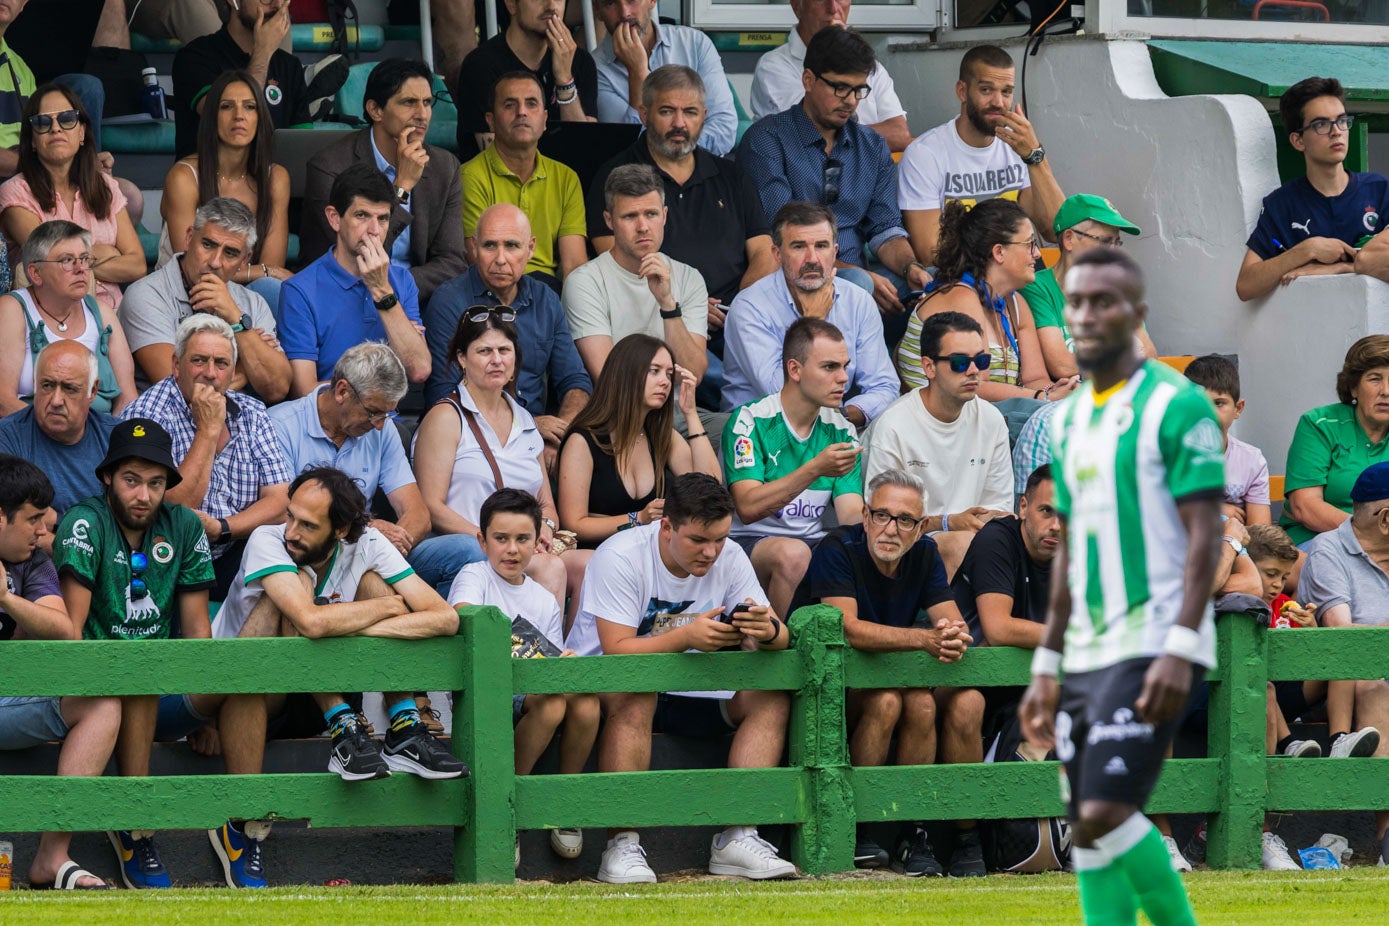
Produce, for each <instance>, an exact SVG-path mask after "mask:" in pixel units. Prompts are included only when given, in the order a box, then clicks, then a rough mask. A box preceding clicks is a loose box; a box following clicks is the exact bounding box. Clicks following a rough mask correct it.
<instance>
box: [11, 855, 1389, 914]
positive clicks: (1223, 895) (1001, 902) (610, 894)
mask: <svg viewBox="0 0 1389 926" xmlns="http://www.w3.org/2000/svg"><path fill="white" fill-rule="evenodd" d="M1186 883H1187V886H1188V889H1189V890H1190V892H1191V896H1192V900H1193V902H1194V903H1195V905H1196V913H1197V917H1198V918H1199V919H1200V921H1201V922H1202V923H1205V924H1213V923H1251V924H1259V926H1275V924H1289V926H1312V924H1322V923H1335V924H1337V926H1340V924H1344V923H1372V922H1373V923H1383V922H1385V921H1386V919H1387V918H1389V914H1386V912H1385V911H1386V908H1387V907H1389V903H1386V898H1389V893H1386V892H1389V871H1386V870H1384V869H1376V868H1359V869H1352V870H1348V871H1331V872H1303V873H1296V874H1294V873H1286V874H1278V875H1274V874H1272V873H1269V872H1257V871H1256V872H1197V873H1196V874H1194V875H1188V876H1186ZM897 922H901V923H908V922H910V923H913V924H917V923H952V924H959V923H989V924H997V926H1006V924H1013V923H1039V924H1045V923H1066V924H1075V923H1079V922H1080V914H1079V909H1078V907H1077V905H1076V897H1075V880H1074V878H1072V877H1070V876H1067V875H1060V874H1057V875H1035V876H1027V877H1003V876H994V877H990V878H986V879H984V880H983V881H967V882H960V881H940V880H931V881H907V880H905V879H903V878H896V877H890V876H886V875H864V876H858V877H847V878H835V879H828V880H820V881H811V880H804V881H793V882H781V883H773V884H749V883H747V882H745V881H731V880H727V881H726V880H721V879H700V880H694V881H686V882H677V883H668V884H660V885H633V886H629V887H615V886H611V885H600V884H591V883H575V884H562V885H555V884H537V883H531V884H519V885H506V886H498V885H453V886H446V887H414V886H409V885H404V886H395V887H345V888H321V887H286V888H272V889H271V890H268V891H261V892H254V893H251V892H248V893H245V894H237V893H233V892H232V891H229V890H173V891H162V892H159V893H157V894H145V895H135V894H131V893H129V892H125V891H121V892H109V893H105V894H98V895H92V894H86V895H65V896H58V895H53V894H41V893H34V892H29V891H14V892H11V893H10V894H8V895H3V894H0V924H4V926H11V924H14V926H19V924H23V926H50V924H52V926H94V924H106V923H134V924H139V926H162V924H185V923H186V924H190V926H214V924H215V926H237V924H246V926H279V924H285V926H318V924H331V926H341V924H358V923H399V924H402V926H433V924H452V923H469V924H474V923H488V924H490V923H505V924H518V926H521V924H525V926H547V924H555V926H583V924H590V923H594V924H624V926H625V924H639V926H657V924H664V923H671V924H679V926H693V924H701V926H702V924H715V926H747V924H757V926H761V924H767V923H794V924H797V926H803V924H816V923H823V924H832V926H848V924H856V923H865V924H870V923H871V924H880V923H897Z"/></svg>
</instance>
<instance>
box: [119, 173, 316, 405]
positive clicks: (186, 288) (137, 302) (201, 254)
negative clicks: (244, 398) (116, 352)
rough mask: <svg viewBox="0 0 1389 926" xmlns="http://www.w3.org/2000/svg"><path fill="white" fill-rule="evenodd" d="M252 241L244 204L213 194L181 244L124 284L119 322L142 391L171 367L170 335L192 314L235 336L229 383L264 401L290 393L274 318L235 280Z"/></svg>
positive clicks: (253, 219)
mask: <svg viewBox="0 0 1389 926" xmlns="http://www.w3.org/2000/svg"><path fill="white" fill-rule="evenodd" d="M255 246H256V217H255V216H254V215H253V214H252V213H251V210H250V209H249V208H247V206H246V204H245V203H243V202H241V201H240V200H237V199H233V198H231V197H230V196H218V197H217V198H215V199H210V200H208V201H207V202H205V203H203V204H202V205H201V206H199V207H198V211H197V212H196V213H194V216H193V228H192V231H191V232H190V233H189V236H188V244H187V248H186V249H185V250H184V252H183V253H182V254H175V255H174V258H173V260H171V261H169V262H168V263H166V264H165V265H164V266H163V267H161V268H159V269H158V270H156V271H154V273H151V274H150V275H149V276H147V277H145V278H144V279H141V280H136V281H135V282H134V283H131V284H130V288H129V289H127V290H126V292H125V299H124V300H123V301H122V302H121V311H120V318H121V327H122V328H123V329H124V331H125V338H126V341H127V343H129V344H130V352H131V354H133V355H134V357H135V372H136V377H135V384H136V385H137V386H139V387H140V388H141V389H142V390H143V389H148V388H149V386H150V384H151V383H157V382H159V381H160V380H161V379H163V378H164V377H166V376H168V375H169V374H170V373H172V372H173V369H174V335H175V332H176V330H177V329H178V325H179V322H181V321H183V320H184V319H185V318H187V317H189V316H190V315H192V314H194V313H195V312H206V313H208V314H210V315H216V316H217V317H218V318H220V319H222V321H224V322H226V323H227V324H228V325H231V326H232V331H234V332H235V333H236V347H237V360H236V374H235V375H234V376H233V377H232V383H231V385H232V388H233V389H238V390H241V391H243V392H250V393H252V394H254V395H255V396H257V397H258V398H260V400H261V401H263V402H265V403H266V404H273V403H275V402H279V401H281V400H282V399H284V397H285V396H287V395H289V384H290V367H289V358H288V357H286V356H285V352H284V351H283V350H282V349H281V348H280V342H279V341H278V340H277V339H276V337H275V333H276V325H275V315H274V313H273V312H271V311H270V306H269V305H268V304H267V303H266V301H265V299H264V298H262V297H261V296H260V294H258V293H255V292H252V291H251V290H249V289H247V288H246V287H245V286H242V285H241V284H240V283H238V282H236V276H237V274H239V273H240V272H241V271H242V270H243V269H244V268H245V267H246V264H247V262H248V261H250V259H251V251H252V249H254V248H255Z"/></svg>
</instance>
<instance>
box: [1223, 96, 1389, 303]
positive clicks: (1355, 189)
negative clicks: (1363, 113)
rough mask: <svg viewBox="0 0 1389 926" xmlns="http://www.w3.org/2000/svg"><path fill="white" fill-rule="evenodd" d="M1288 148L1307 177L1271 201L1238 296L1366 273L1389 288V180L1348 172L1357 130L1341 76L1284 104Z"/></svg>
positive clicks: (1252, 241) (1252, 238) (1243, 268)
mask: <svg viewBox="0 0 1389 926" xmlns="http://www.w3.org/2000/svg"><path fill="white" fill-rule="evenodd" d="M1278 113H1279V115H1280V116H1281V117H1282V120H1283V130H1284V131H1285V132H1287V133H1288V143H1289V144H1290V145H1292V147H1293V150H1295V151H1299V152H1301V154H1302V157H1303V160H1304V161H1305V162H1306V167H1307V171H1306V175H1305V176H1302V177H1297V178H1294V179H1292V180H1289V181H1288V182H1287V183H1285V184H1283V185H1282V186H1280V187H1279V188H1278V189H1276V190H1274V191H1273V192H1272V193H1270V194H1268V195H1267V196H1265V197H1264V203H1263V207H1262V209H1261V210H1260V211H1259V219H1258V221H1257V222H1256V223H1255V225H1254V230H1253V231H1252V232H1250V234H1249V240H1248V241H1247V242H1245V244H1246V246H1247V247H1248V250H1247V251H1246V252H1245V254H1244V263H1242V264H1241V265H1240V268H1239V277H1238V278H1237V279H1236V280H1235V293H1236V295H1238V296H1239V297H1240V298H1241V299H1243V300H1245V301H1248V300H1250V299H1258V298H1260V297H1261V296H1267V295H1268V294H1269V293H1271V292H1273V291H1274V290H1275V289H1277V288H1278V287H1279V286H1286V285H1287V284H1289V283H1291V282H1292V281H1293V280H1295V279H1297V278H1298V277H1303V276H1322V275H1325V274H1337V273H1364V274H1368V275H1370V276H1373V277H1377V278H1379V279H1381V280H1386V281H1389V239H1386V240H1381V238H1383V236H1382V235H1380V234H1379V233H1380V231H1381V230H1382V229H1383V228H1384V219H1385V216H1387V215H1389V179H1386V178H1385V177H1382V176H1380V175H1379V174H1376V173H1371V172H1369V171H1366V172H1364V173H1358V174H1353V173H1351V172H1350V171H1348V170H1346V165H1345V160H1346V154H1347V153H1349V151H1350V145H1351V132H1350V130H1351V126H1353V125H1354V124H1355V117H1354V116H1352V115H1350V114H1349V113H1347V112H1346V94H1345V90H1344V89H1342V87H1341V82H1340V81H1339V80H1337V79H1336V78H1334V77H1308V78H1306V79H1305V80H1300V81H1298V82H1297V83H1295V84H1293V85H1292V86H1291V87H1289V88H1288V89H1287V90H1286V91H1284V93H1283V95H1282V96H1281V97H1280V98H1279V100H1278Z"/></svg>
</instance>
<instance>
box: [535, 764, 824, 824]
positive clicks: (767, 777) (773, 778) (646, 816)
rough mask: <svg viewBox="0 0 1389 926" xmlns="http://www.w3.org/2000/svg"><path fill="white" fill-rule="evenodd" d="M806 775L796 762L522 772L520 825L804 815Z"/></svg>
mask: <svg viewBox="0 0 1389 926" xmlns="http://www.w3.org/2000/svg"><path fill="white" fill-rule="evenodd" d="M804 779H805V773H804V772H803V771H801V770H800V769H795V768H758V769H724V768H715V769H694V770H682V771H659V772H595V773H592V774H588V775H522V776H519V777H517V779H516V828H517V829H523V830H538V829H552V828H554V827H558V826H587V827H608V826H616V827H626V826H630V827H641V826H731V825H734V824H764V823H803V822H805V820H806V818H807V810H808V808H807V807H806V806H805V802H804V800H803V799H802V794H803V792H804V785H805V782H804Z"/></svg>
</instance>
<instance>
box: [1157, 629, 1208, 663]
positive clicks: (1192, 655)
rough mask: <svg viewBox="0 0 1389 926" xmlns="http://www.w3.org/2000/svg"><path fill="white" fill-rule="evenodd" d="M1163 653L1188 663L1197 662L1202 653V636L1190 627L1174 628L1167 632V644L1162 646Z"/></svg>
mask: <svg viewBox="0 0 1389 926" xmlns="http://www.w3.org/2000/svg"><path fill="white" fill-rule="evenodd" d="M1162 649H1163V652H1165V653H1167V654H1168V655H1169V656H1176V657H1177V658H1178V659H1185V660H1186V661H1187V662H1195V661H1196V654H1197V653H1199V652H1200V651H1201V635H1200V634H1199V633H1197V632H1196V631H1195V630H1192V629H1191V628H1190V627H1182V626H1180V625H1178V626H1174V627H1173V628H1172V629H1171V630H1169V631H1167V642H1166V643H1164V644H1163V645H1162Z"/></svg>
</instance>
